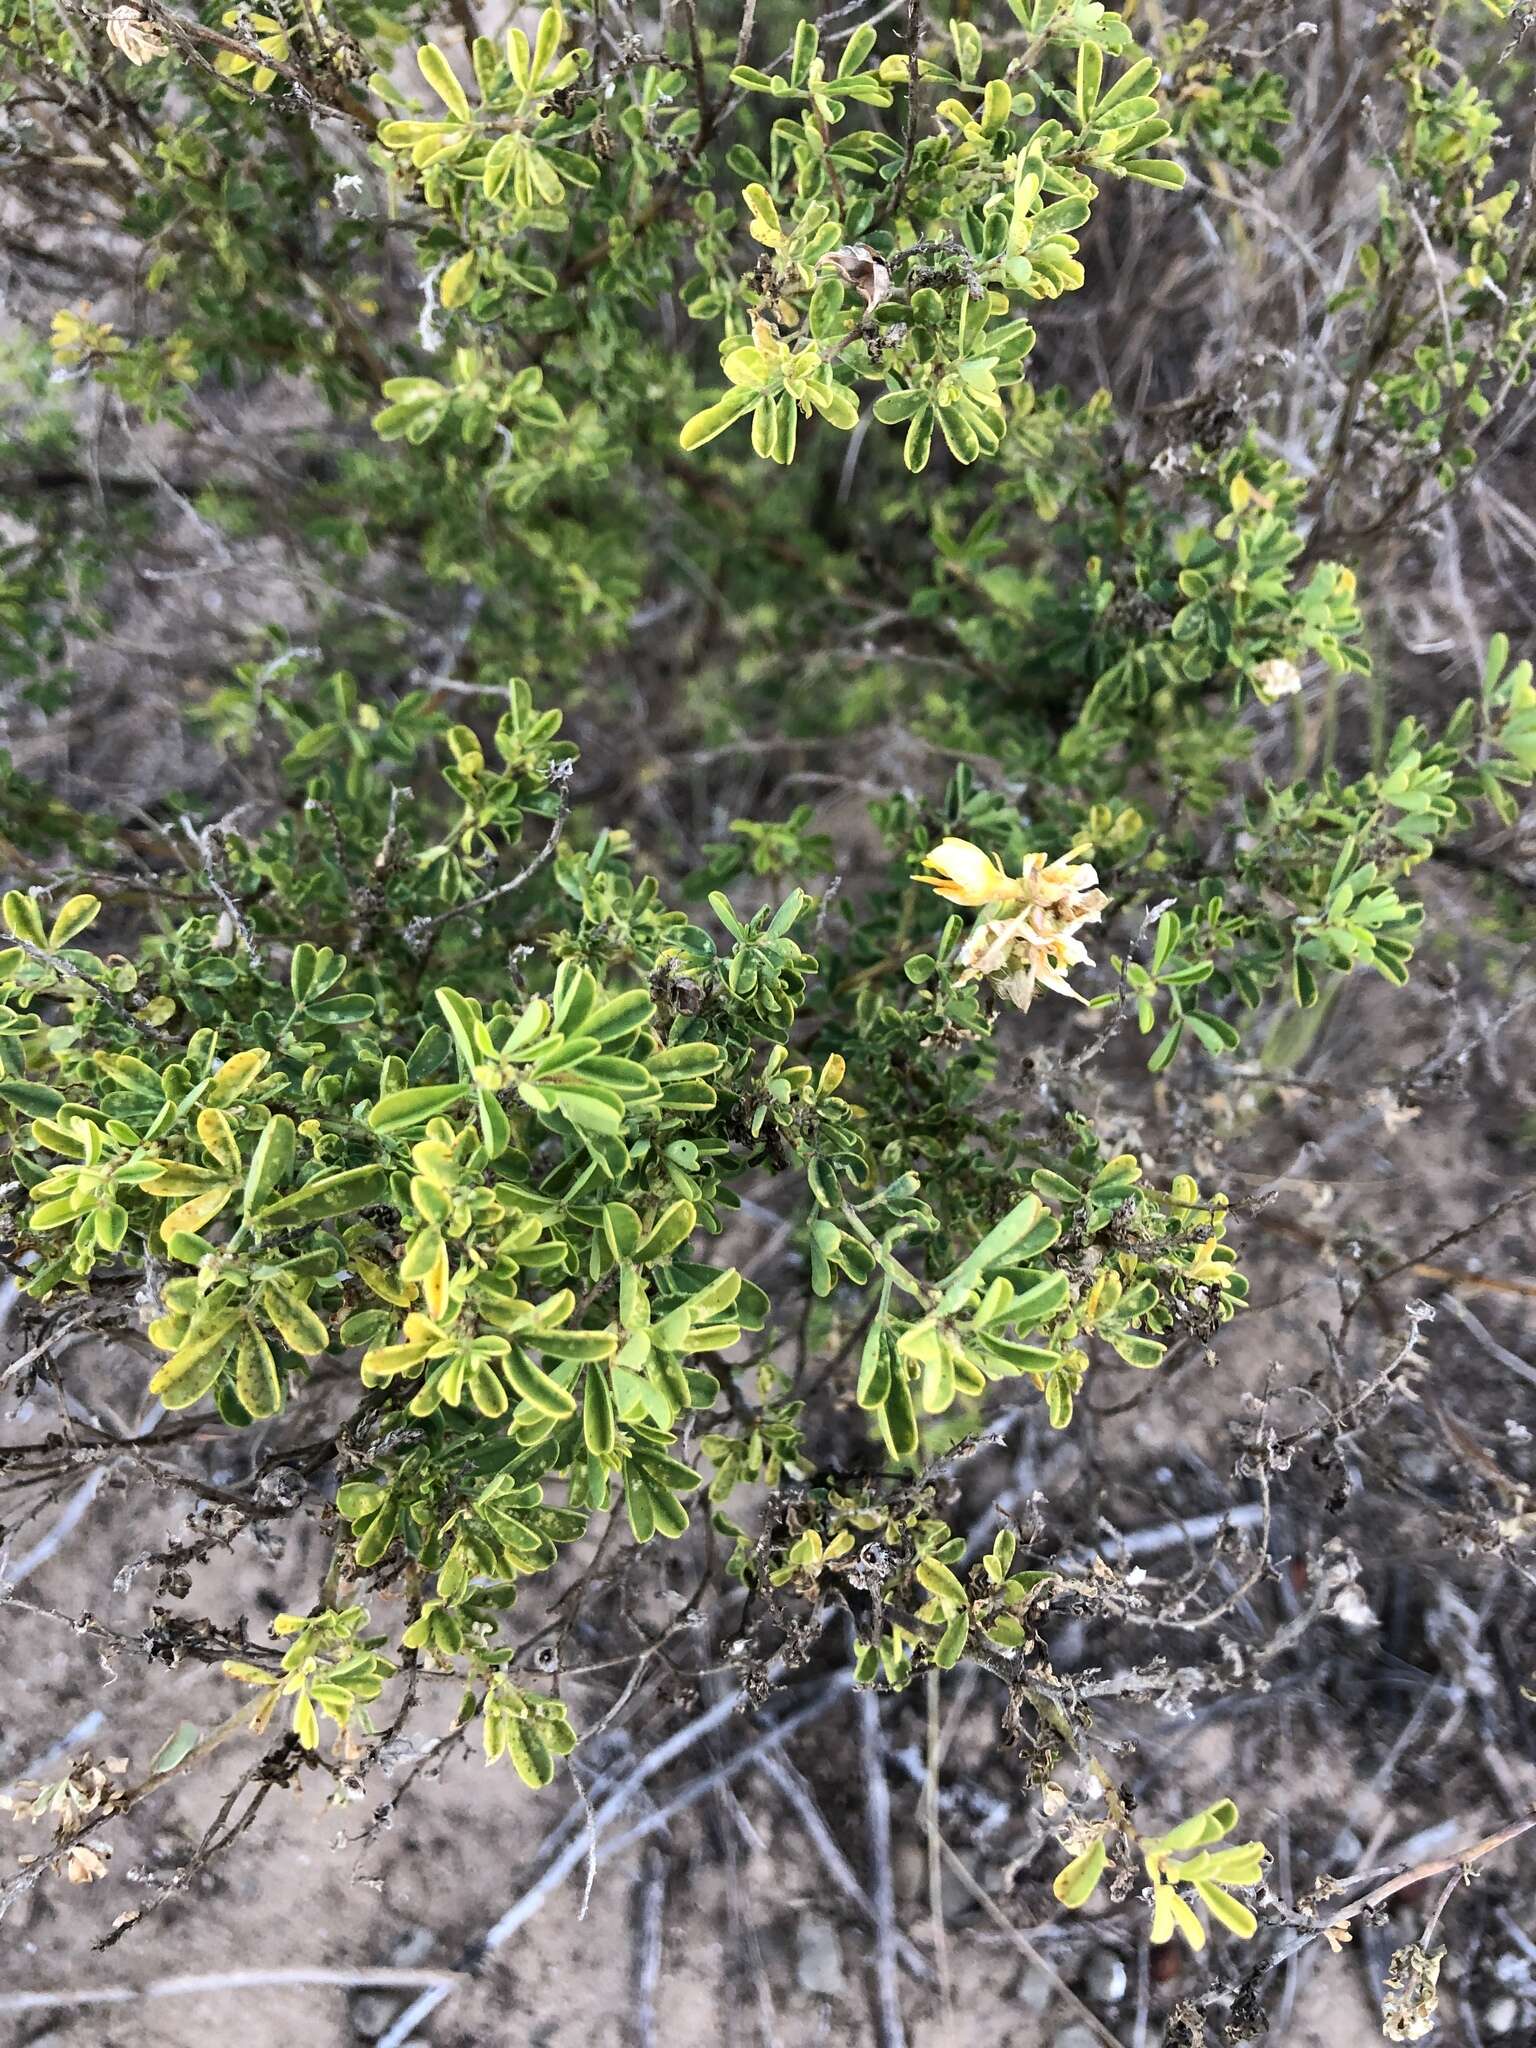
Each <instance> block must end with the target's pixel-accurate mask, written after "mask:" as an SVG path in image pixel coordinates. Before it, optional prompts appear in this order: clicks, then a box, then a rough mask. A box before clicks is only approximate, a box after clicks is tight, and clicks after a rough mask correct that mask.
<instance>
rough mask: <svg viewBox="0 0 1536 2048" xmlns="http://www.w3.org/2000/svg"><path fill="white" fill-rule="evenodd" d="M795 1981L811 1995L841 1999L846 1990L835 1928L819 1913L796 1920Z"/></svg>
mask: <svg viewBox="0 0 1536 2048" xmlns="http://www.w3.org/2000/svg"><path fill="white" fill-rule="evenodd" d="M795 1981H796V1983H797V1984H798V1985H799V1986H800V1989H801V1990H802V1991H803V1992H805V1993H806V1994H807V1996H809V1997H812V1998H841V1997H842V1996H843V1993H844V1992H845V1990H846V1989H847V1984H846V1981H845V1979H844V1977H843V1952H842V1949H841V1947H840V1946H839V1944H838V1939H837V1929H836V1928H835V1927H834V1926H833V1925H832V1923H831V1921H830V1920H823V1919H822V1918H821V1916H820V1914H819V1913H802V1914H801V1915H800V1918H799V1920H798V1921H797V1922H796V1923H795Z"/></svg>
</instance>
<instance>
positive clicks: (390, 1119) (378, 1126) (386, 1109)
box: [368, 1082, 467, 1135]
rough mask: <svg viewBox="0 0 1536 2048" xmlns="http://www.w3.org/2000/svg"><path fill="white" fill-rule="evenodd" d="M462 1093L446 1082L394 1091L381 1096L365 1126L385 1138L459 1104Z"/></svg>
mask: <svg viewBox="0 0 1536 2048" xmlns="http://www.w3.org/2000/svg"><path fill="white" fill-rule="evenodd" d="M466 1092H467V1091H466V1090H465V1089H464V1088H462V1087H460V1086H458V1085H457V1084H454V1083H447V1082H443V1083H439V1084H437V1085H436V1086H434V1087H429V1088H397V1089H395V1090H394V1092H393V1093H392V1094H389V1095H385V1096H381V1097H380V1099H379V1100H378V1101H377V1102H376V1103H375V1104H374V1105H373V1107H372V1109H370V1110H369V1112H368V1123H369V1127H370V1128H371V1129H373V1130H375V1131H382V1132H384V1133H385V1134H386V1135H389V1134H390V1133H393V1132H395V1131H409V1130H414V1129H415V1128H416V1126H417V1125H418V1124H424V1123H426V1122H427V1120H428V1118H430V1117H434V1116H441V1115H442V1114H443V1112H444V1110H447V1109H452V1108H453V1107H454V1105H455V1104H456V1103H459V1102H462V1101H463V1100H464V1097H465V1094H466Z"/></svg>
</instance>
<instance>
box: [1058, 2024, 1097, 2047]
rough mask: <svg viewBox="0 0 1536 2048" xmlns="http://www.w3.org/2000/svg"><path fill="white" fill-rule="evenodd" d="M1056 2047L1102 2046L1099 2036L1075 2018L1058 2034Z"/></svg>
mask: <svg viewBox="0 0 1536 2048" xmlns="http://www.w3.org/2000/svg"><path fill="white" fill-rule="evenodd" d="M1055 2048H1100V2042H1099V2036H1098V2035H1097V2034H1096V2033H1094V2031H1093V2029H1092V2028H1091V2027H1086V2026H1084V2024H1083V2022H1082V2021H1081V2020H1073V2021H1072V2023H1071V2025H1070V2026H1065V2027H1063V2028H1062V2030H1061V2032H1060V2033H1059V2034H1058V2035H1057V2036H1056V2040H1055Z"/></svg>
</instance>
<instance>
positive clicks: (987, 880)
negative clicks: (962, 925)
mask: <svg viewBox="0 0 1536 2048" xmlns="http://www.w3.org/2000/svg"><path fill="white" fill-rule="evenodd" d="M923 866H924V867H925V868H934V869H936V870H937V873H935V874H931V875H914V876H913V877H912V879H913V881H914V882H926V883H927V884H928V887H929V888H930V889H933V890H936V891H937V892H938V894H939V895H940V896H942V897H943V898H944V900H945V902H946V903H959V904H962V905H964V906H965V908H966V909H968V910H980V908H981V906H982V905H983V904H984V903H996V902H998V901H999V900H1000V899H1003V898H1007V897H1012V896H1015V895H1017V893H1018V888H1019V885H1018V883H1017V882H1011V881H1009V879H1008V877H1007V876H1006V875H1005V874H1004V873H1003V871H1002V869H1001V868H1000V867H999V866H998V864H997V862H996V861H995V860H993V859H992V857H991V855H990V854H986V853H983V852H982V850H981V848H980V847H979V846H973V845H972V844H971V842H970V840H969V839H941V840H940V842H939V844H938V845H937V846H936V847H934V849H933V851H932V852H931V853H925V854H924V855H923Z"/></svg>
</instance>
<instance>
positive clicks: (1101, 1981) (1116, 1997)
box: [1083, 1949, 1126, 2005]
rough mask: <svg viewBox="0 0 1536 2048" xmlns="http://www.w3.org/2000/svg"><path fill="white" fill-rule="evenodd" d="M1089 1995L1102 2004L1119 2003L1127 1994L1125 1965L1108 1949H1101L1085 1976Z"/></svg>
mask: <svg viewBox="0 0 1536 2048" xmlns="http://www.w3.org/2000/svg"><path fill="white" fill-rule="evenodd" d="M1083 1983H1084V1985H1085V1987H1086V1989H1087V1992H1088V1996H1089V1997H1090V1998H1092V1999H1096V2000H1097V2001H1098V2003H1099V2004H1100V2005H1118V2004H1119V2003H1120V2001H1121V1999H1122V1998H1124V1996H1125V1986H1126V1975H1125V1965H1124V1963H1122V1962H1121V1960H1120V1958H1119V1957H1118V1956H1117V1955H1113V1954H1111V1953H1110V1951H1109V1950H1108V1949H1100V1951H1099V1953H1098V1954H1097V1955H1096V1956H1095V1957H1094V1959H1093V1961H1092V1962H1091V1963H1090V1964H1089V1965H1088V1969H1087V1973H1086V1974H1085V1976H1084V1978H1083Z"/></svg>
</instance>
